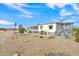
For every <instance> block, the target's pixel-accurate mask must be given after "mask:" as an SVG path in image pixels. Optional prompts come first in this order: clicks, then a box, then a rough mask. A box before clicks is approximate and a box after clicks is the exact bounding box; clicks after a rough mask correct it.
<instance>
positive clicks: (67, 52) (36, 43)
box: [0, 34, 79, 56]
mask: <svg viewBox="0 0 79 59" xmlns="http://www.w3.org/2000/svg"><path fill="white" fill-rule="evenodd" d="M4 37H5V36H4ZM56 53H59V55H60V54H61V55H64V56H78V55H79V43H77V42H75V41H74V40H73V39H71V40H70V39H49V38H48V36H43V38H40V35H33V34H13V35H11V37H10V38H9V39H8V40H7V41H6V42H5V44H3V45H2V46H1V47H0V55H1V56H13V55H16V54H17V55H18V56H45V55H48V54H50V55H55V54H56Z"/></svg>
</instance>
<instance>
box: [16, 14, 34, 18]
mask: <svg viewBox="0 0 79 59" xmlns="http://www.w3.org/2000/svg"><path fill="white" fill-rule="evenodd" d="M16 16H19V17H23V18H33V16H32V15H27V16H26V15H25V14H22V15H16Z"/></svg>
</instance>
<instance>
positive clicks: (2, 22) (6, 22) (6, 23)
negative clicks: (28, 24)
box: [0, 20, 14, 25]
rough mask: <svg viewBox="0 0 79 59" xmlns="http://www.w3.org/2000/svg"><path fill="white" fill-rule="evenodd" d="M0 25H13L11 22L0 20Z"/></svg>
mask: <svg viewBox="0 0 79 59" xmlns="http://www.w3.org/2000/svg"><path fill="white" fill-rule="evenodd" d="M0 24H5V25H10V24H14V23H13V22H11V21H6V20H0Z"/></svg>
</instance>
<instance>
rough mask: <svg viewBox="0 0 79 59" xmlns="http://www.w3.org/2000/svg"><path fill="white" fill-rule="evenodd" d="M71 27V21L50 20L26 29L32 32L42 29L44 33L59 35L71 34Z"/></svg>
mask: <svg viewBox="0 0 79 59" xmlns="http://www.w3.org/2000/svg"><path fill="white" fill-rule="evenodd" d="M72 27H73V22H52V23H47V24H40V25H34V26H30V27H29V28H28V29H29V30H30V31H32V32H33V33H41V31H42V32H44V33H45V34H55V35H58V36H60V35H65V34H72V30H71V28H72Z"/></svg>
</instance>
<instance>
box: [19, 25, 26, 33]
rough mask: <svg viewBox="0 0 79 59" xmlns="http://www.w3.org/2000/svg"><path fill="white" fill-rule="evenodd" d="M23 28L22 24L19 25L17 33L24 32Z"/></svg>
mask: <svg viewBox="0 0 79 59" xmlns="http://www.w3.org/2000/svg"><path fill="white" fill-rule="evenodd" d="M24 31H25V28H24V27H23V26H22V25H19V33H24Z"/></svg>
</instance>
